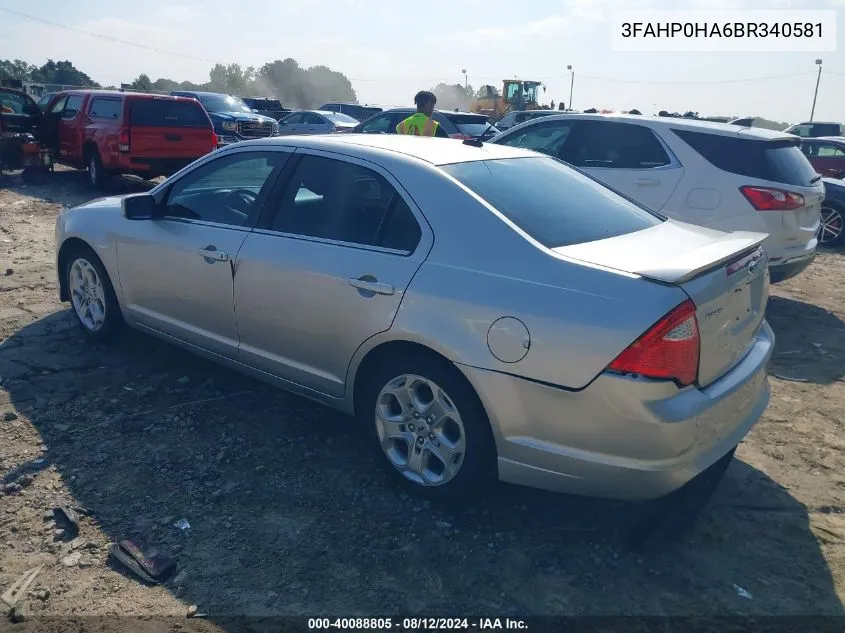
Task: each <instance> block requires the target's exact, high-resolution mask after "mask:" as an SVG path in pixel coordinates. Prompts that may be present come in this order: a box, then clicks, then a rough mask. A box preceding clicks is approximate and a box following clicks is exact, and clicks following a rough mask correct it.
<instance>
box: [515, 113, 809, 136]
mask: <svg viewBox="0 0 845 633" xmlns="http://www.w3.org/2000/svg"><path fill="white" fill-rule="evenodd" d="M549 119H551V120H557V119H560V120H566V121H571V120H573V119H577V120H584V121H615V122H618V123H637V124H640V125H646V126H648V127H653V128H666V127H670V128H674V129H681V130H689V131H690V132H704V133H709V134H719V135H722V136H740V137H743V138H752V139H757V140H763V141H766V140H775V139H784V138H795V136H794V135H793V134H788V133H786V132H778V131H776V130H767V129H765V128H759V127H740V126H738V125H731V124H730V123H716V122H713V121H698V120H696V119H676V118H674V117H662V116H645V115H642V114H577V113H573V114H552V115H549V116H547V117H543V121H544V122H548V121H549ZM532 123H533V122H530V121H526V122H525V123H521V124H520V125H519V126H518V127H520V128H522V126H528V125H530V124H532ZM511 129H516V128H515V127H514V128H511ZM510 131H511V130H508V131H507V132H505V133H506V134H507V133H508V132H510Z"/></svg>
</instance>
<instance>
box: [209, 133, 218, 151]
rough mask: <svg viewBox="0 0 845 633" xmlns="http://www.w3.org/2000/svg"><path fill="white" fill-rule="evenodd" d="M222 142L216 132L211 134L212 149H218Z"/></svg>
mask: <svg viewBox="0 0 845 633" xmlns="http://www.w3.org/2000/svg"><path fill="white" fill-rule="evenodd" d="M219 142H220V139H219V138H217V134H215V133H214V132H212V133H211V149H217V144H218V143H219Z"/></svg>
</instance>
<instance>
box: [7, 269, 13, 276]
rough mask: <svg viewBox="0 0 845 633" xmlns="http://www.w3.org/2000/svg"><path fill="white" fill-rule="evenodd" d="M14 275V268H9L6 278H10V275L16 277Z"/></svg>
mask: <svg viewBox="0 0 845 633" xmlns="http://www.w3.org/2000/svg"><path fill="white" fill-rule="evenodd" d="M14 274H15V270H14V269H13V268H7V269H6V276H7V277H8V276H10V275H14Z"/></svg>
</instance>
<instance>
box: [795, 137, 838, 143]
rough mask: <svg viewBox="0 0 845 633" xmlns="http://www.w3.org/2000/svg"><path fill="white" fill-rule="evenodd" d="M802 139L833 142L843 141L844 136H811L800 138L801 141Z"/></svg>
mask: <svg viewBox="0 0 845 633" xmlns="http://www.w3.org/2000/svg"><path fill="white" fill-rule="evenodd" d="M804 141H808V142H812V141H833V142H835V143H845V136H811V137H810V138H802V139H801V142H802V143H803V142H804Z"/></svg>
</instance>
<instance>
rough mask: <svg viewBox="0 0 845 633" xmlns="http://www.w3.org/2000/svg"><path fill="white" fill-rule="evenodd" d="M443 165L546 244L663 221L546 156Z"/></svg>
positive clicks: (582, 239)
mask: <svg viewBox="0 0 845 633" xmlns="http://www.w3.org/2000/svg"><path fill="white" fill-rule="evenodd" d="M442 169H443V171H444V172H446V173H447V174H449V175H450V176H452V177H453V178H455V179H456V180H457V181H458V182H460V183H461V184H462V185H464V186H465V187H467V188H468V189H469V190H470V191H472V192H474V193H475V194H476V195H478V196H479V197H480V198H482V199H483V200H484V201H486V202H487V203H488V204H489V205H490V206H492V207H493V208H494V209H496V210H497V211H498V212H499V213H501V214H502V215H504V216H505V217H506V218H507V219H508V220H510V221H511V222H513V223H514V224H515V225H516V226H517V227H519V228H520V229H522V230H523V231H524V232H525V233H527V234H528V235H530V236H531V237H532V238H534V239H535V240H537V241H538V242H540V243H541V244H542V245H544V246H546V247H547V248H557V247H560V246H569V245H571V244H581V243H584V242H592V241H595V240H601V239H606V238H610V237H616V236H618V235H626V234H628V233H633V232H635V231H641V230H643V229H647V228H649V227H652V226H655V225H657V224H660V223H661V222H662V221H663V220H662V219H661V218H660V217H658V216H656V215H654V214H653V213H651V212H649V211H647V210H645V209H643V208H642V207H640V206H638V205H636V204H634V203H633V202H631V201H629V200H627V199H625V198H623V197H622V196H620V195H618V194H617V193H614V192H613V191H611V190H610V189H608V188H606V187H604V186H602V185H601V184H600V183H597V182H596V181H594V180H593V179H591V178H588V177H587V176H585V175H583V174H581V173H579V172H577V171H576V170H574V169H572V168H570V167H567V166H566V165H564V164H563V163H561V162H560V161H557V160H554V159H552V158H547V157H545V156H543V157H536V158H508V159H501V160H488V161H475V162H468V163H457V164H454V165H446V166H445V167H442Z"/></svg>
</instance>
